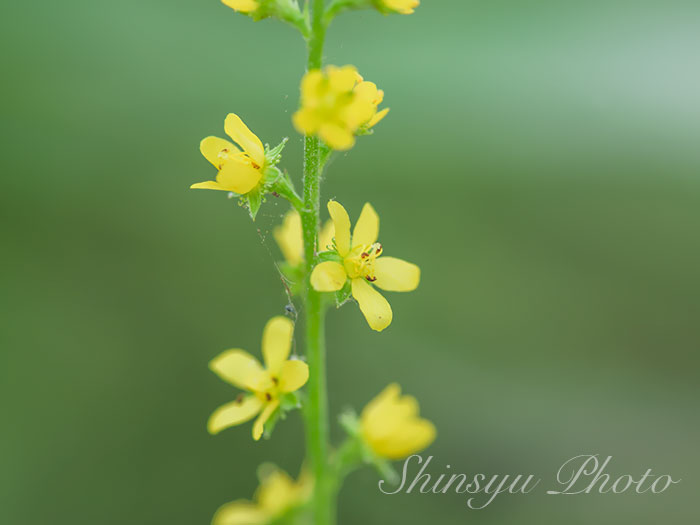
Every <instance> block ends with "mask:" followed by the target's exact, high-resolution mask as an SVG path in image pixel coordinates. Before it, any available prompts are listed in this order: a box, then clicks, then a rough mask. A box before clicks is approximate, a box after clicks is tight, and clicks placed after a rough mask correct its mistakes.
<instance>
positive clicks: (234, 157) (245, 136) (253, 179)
mask: <svg viewBox="0 0 700 525" xmlns="http://www.w3.org/2000/svg"><path fill="white" fill-rule="evenodd" d="M224 130H225V131H226V134H227V135H228V136H229V137H231V138H232V139H233V140H234V141H235V142H236V143H238V145H239V146H240V147H241V148H242V149H243V151H241V150H240V149H239V148H238V147H236V146H235V145H234V144H232V143H231V142H229V141H228V140H225V139H221V138H219V137H207V138H205V139H204V140H202V142H201V143H200V144H199V150H200V151H201V152H202V155H204V157H205V158H206V159H207V160H208V161H209V162H211V163H212V164H213V165H214V167H215V168H216V169H217V170H219V172H218V173H217V174H216V181H205V182H198V183H197V184H193V185H192V186H190V188H196V189H205V190H222V191H232V192H234V193H238V194H240V195H244V194H246V193H248V192H249V191H251V190H252V189H253V188H255V187H256V186H257V185H258V183H260V180H261V179H262V178H263V175H264V174H265V169H266V168H267V160H266V159H265V148H264V147H263V145H262V142H260V139H259V138H258V137H257V136H256V135H255V133H253V132H252V131H250V130H249V129H248V126H246V125H245V124H244V123H243V121H242V120H241V119H240V117H239V116H238V115H235V114H234V113H229V114H228V115H227V116H226V120H225V122H224Z"/></svg>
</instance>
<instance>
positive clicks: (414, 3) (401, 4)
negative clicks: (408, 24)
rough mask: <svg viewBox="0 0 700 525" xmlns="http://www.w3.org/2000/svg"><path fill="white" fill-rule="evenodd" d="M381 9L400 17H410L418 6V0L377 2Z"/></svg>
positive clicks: (380, 0)
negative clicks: (397, 14)
mask: <svg viewBox="0 0 700 525" xmlns="http://www.w3.org/2000/svg"><path fill="white" fill-rule="evenodd" d="M379 3H380V4H381V6H382V7H384V8H386V9H389V10H391V11H395V12H397V13H400V14H402V15H410V14H411V13H413V10H414V9H415V8H416V7H418V6H419V5H420V1H419V0H379Z"/></svg>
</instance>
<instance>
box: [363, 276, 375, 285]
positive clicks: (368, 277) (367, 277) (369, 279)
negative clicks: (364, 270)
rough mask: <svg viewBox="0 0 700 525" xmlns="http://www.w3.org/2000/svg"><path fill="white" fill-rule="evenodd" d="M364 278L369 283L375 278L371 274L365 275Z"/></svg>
mask: <svg viewBox="0 0 700 525" xmlns="http://www.w3.org/2000/svg"><path fill="white" fill-rule="evenodd" d="M365 279H367V280H368V281H369V282H371V283H373V282H374V281H376V280H377V278H376V277H372V276H371V275H367V276H366V277H365Z"/></svg>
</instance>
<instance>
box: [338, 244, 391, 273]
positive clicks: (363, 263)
mask: <svg viewBox="0 0 700 525" xmlns="http://www.w3.org/2000/svg"><path fill="white" fill-rule="evenodd" d="M381 254H382V245H381V244H379V243H378V242H375V243H374V244H365V245H361V246H356V247H355V248H353V250H352V251H351V252H350V253H349V254H348V255H347V256H346V257H345V260H344V261H343V265H344V266H345V271H346V272H347V274H348V277H350V278H351V279H356V278H357V277H363V278H365V279H367V280H368V281H369V282H374V281H376V280H377V278H376V277H375V276H374V261H376V260H377V257H379V256H380V255H381Z"/></svg>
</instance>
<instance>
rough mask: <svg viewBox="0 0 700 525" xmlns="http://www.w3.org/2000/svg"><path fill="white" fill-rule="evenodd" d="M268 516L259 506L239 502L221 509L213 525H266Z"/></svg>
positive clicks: (243, 501)
mask: <svg viewBox="0 0 700 525" xmlns="http://www.w3.org/2000/svg"><path fill="white" fill-rule="evenodd" d="M268 521H269V520H268V516H267V515H266V514H265V512H264V511H263V510H262V509H260V508H258V506H257V505H255V504H253V503H251V502H249V501H245V500H238V501H232V502H231V503H227V504H226V505H222V506H221V507H219V510H217V511H216V514H214V518H213V519H212V522H211V525H265V524H266V523H267V522H268Z"/></svg>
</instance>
